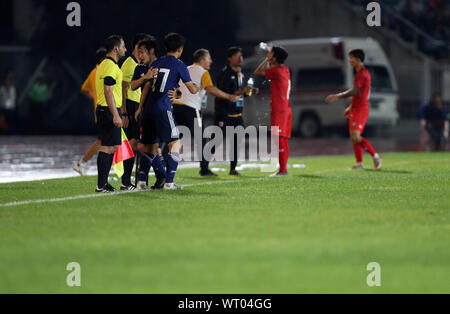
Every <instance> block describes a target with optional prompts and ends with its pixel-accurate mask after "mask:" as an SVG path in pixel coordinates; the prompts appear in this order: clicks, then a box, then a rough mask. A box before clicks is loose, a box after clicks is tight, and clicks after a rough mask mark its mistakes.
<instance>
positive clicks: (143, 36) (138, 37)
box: [133, 33, 150, 49]
mask: <svg viewBox="0 0 450 314" xmlns="http://www.w3.org/2000/svg"><path fill="white" fill-rule="evenodd" d="M149 37H150V35H148V34H144V33H137V34H136V36H134V39H133V49H134V47H136V46H138V45H139V44H140V43H141V42H143V41H144V40H147V39H148V38H149Z"/></svg>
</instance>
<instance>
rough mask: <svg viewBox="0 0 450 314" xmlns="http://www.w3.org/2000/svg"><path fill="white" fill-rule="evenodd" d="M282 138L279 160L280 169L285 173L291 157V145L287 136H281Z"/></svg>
mask: <svg viewBox="0 0 450 314" xmlns="http://www.w3.org/2000/svg"><path fill="white" fill-rule="evenodd" d="M279 139H280V151H279V158H278V159H279V162H280V171H281V172H283V173H286V172H287V163H288V159H289V145H288V138H287V137H282V136H280V137H279Z"/></svg>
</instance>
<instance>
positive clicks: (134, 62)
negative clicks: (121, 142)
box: [120, 33, 154, 191]
mask: <svg viewBox="0 0 450 314" xmlns="http://www.w3.org/2000/svg"><path fill="white" fill-rule="evenodd" d="M152 39H154V38H153V37H152V36H150V35H147V34H143V33H139V34H136V36H135V37H134V40H133V51H132V53H131V56H129V57H128V58H127V59H126V60H125V62H124V63H123V64H122V68H121V69H122V73H123V82H122V120H123V128H124V129H125V133H126V135H127V138H128V140H129V142H130V145H131V148H132V149H133V151H134V155H135V156H137V146H138V140H139V137H140V130H139V125H138V122H137V121H136V119H135V117H134V115H135V113H136V110H137V108H138V107H139V101H140V99H141V89H140V88H138V89H136V90H133V89H132V88H131V81H132V80H133V76H134V71H135V70H136V67H137V66H138V65H139V64H140V63H141V62H142V60H141V56H140V55H141V54H140V53H139V45H140V44H141V43H142V42H144V41H146V40H152ZM123 165H124V174H123V176H122V185H121V187H120V189H121V190H123V191H131V190H134V189H135V187H134V186H133V185H132V184H131V172H132V171H133V165H134V158H131V159H128V160H126V161H124V163H123Z"/></svg>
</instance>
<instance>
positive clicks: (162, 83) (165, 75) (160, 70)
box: [159, 69, 170, 93]
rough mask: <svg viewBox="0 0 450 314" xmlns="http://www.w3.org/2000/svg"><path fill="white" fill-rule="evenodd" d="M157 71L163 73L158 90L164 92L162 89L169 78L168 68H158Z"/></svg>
mask: <svg viewBox="0 0 450 314" xmlns="http://www.w3.org/2000/svg"><path fill="white" fill-rule="evenodd" d="M159 72H160V73H163V74H164V77H163V79H162V82H161V88H160V90H159V91H160V92H161V93H164V90H165V89H166V84H167V79H168V78H169V73H170V69H159Z"/></svg>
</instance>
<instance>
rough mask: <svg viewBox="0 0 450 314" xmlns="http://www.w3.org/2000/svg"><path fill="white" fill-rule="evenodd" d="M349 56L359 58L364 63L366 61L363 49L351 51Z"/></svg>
mask: <svg viewBox="0 0 450 314" xmlns="http://www.w3.org/2000/svg"><path fill="white" fill-rule="evenodd" d="M349 55H350V56H352V57H355V58H358V59H359V60H361V62H364V60H365V59H366V54H365V53H364V50H362V49H354V50H352V51H350V53H349Z"/></svg>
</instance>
